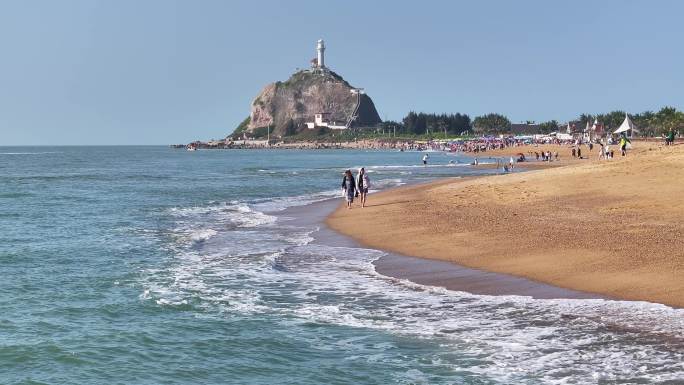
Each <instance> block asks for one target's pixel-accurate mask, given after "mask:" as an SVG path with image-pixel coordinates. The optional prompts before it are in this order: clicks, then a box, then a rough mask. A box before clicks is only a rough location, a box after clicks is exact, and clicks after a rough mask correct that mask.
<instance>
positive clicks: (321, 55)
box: [316, 39, 325, 68]
mask: <svg viewBox="0 0 684 385" xmlns="http://www.w3.org/2000/svg"><path fill="white" fill-rule="evenodd" d="M316 51H317V52H318V56H317V57H316V58H317V63H316V65H317V67H318V68H325V42H324V41H323V39H318V43H316Z"/></svg>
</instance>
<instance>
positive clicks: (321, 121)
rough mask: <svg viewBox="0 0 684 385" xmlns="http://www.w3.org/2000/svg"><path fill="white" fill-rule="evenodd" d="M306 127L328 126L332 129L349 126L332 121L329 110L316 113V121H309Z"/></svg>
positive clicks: (342, 128) (341, 128)
mask: <svg viewBox="0 0 684 385" xmlns="http://www.w3.org/2000/svg"><path fill="white" fill-rule="evenodd" d="M306 127H307V128H309V129H312V128H316V127H328V128H330V129H332V130H344V129H346V128H347V126H343V125H340V124H337V122H331V121H330V113H329V112H319V113H316V114H314V121H313V122H307V123H306Z"/></svg>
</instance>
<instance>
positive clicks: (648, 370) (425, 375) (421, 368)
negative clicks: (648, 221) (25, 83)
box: [0, 147, 684, 384]
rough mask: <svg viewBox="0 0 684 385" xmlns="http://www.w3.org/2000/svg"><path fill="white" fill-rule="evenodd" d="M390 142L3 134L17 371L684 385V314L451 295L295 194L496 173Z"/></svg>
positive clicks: (4, 360) (39, 379) (183, 380)
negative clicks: (38, 141) (174, 141)
mask: <svg viewBox="0 0 684 385" xmlns="http://www.w3.org/2000/svg"><path fill="white" fill-rule="evenodd" d="M420 156H421V155H420V154H419V153H410V152H405V153H399V152H376V151H330V150H329V151H238V150H236V151H196V152H186V151H180V150H172V149H168V148H164V147H36V148H30V147H23V148H9V147H4V148H0V209H1V210H0V274H2V280H1V281H0V310H1V311H0V383H2V384H5V383H9V384H12V383H49V384H74V383H82V384H112V383H138V384H159V383H167V384H173V383H179V384H188V383H193V384H194V383H235V384H265V383H278V384H320V383H331V384H347V383H359V384H375V383H398V384H585V383H589V384H591V383H606V384H623V383H624V384H627V383H629V384H632V383H644V384H651V383H662V384H679V383H684V365H683V364H682V362H683V361H684V337H683V336H684V312H683V311H682V310H675V309H671V308H669V307H666V306H662V305H657V304H649V303H642V302H622V301H606V300H537V299H531V298H527V297H516V296H503V297H492V296H480V295H471V294H467V293H463V292H450V291H447V290H444V289H439V288H430V287H425V286H420V285H416V284H412V283H410V282H406V281H401V280H397V279H393V278H390V277H385V276H382V275H380V274H378V273H377V272H376V271H375V269H374V267H373V264H372V261H373V260H375V259H377V258H379V257H380V256H381V255H382V252H379V251H375V250H368V249H360V248H350V247H340V246H331V245H326V244H324V243H321V242H313V240H314V237H315V236H316V231H317V225H316V224H302V222H301V221H294V220H291V219H292V218H290V217H288V214H287V213H288V211H287V210H286V209H287V208H290V207H292V206H297V205H305V204H307V203H311V202H315V201H320V200H324V199H328V198H330V197H337V196H339V195H340V192H339V184H340V173H341V171H342V170H344V169H345V168H347V167H358V166H361V165H364V166H367V167H368V168H369V170H370V171H371V174H370V176H371V178H372V181H373V184H374V186H375V187H380V188H384V187H391V186H396V185H399V184H402V183H408V182H414V181H420V180H427V179H430V178H435V177H442V176H462V175H469V174H477V173H483V172H491V171H477V170H473V169H472V168H470V167H467V166H461V165H456V166H449V165H448V161H449V160H458V161H461V162H462V163H468V162H469V160H468V159H465V158H458V157H456V158H455V157H453V156H447V155H442V154H436V153H433V154H431V161H432V162H433V163H434V165H433V166H432V167H427V168H425V167H422V166H420V167H416V164H417V163H419V161H420Z"/></svg>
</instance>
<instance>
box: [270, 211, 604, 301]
mask: <svg viewBox="0 0 684 385" xmlns="http://www.w3.org/2000/svg"><path fill="white" fill-rule="evenodd" d="M340 202H341V200H340V199H334V200H327V201H323V202H317V203H313V204H310V205H306V206H299V207H291V208H288V209H287V210H284V211H282V212H278V213H277V215H278V216H279V217H281V218H286V223H289V224H293V225H297V226H312V227H318V228H319V230H318V231H317V232H315V233H314V234H313V237H314V238H315V241H314V243H321V244H325V245H329V246H337V247H352V248H357V247H358V248H360V247H363V246H362V245H360V244H359V243H358V242H357V241H355V240H354V239H352V238H350V237H348V236H345V235H343V234H340V233H338V232H337V231H334V230H332V229H330V228H329V227H328V226H327V225H326V224H325V220H326V218H327V217H328V216H329V215H330V214H331V213H332V212H334V211H335V209H336V208H337V207H338V206H339V204H340ZM374 264H375V267H376V271H377V272H378V273H380V274H382V275H384V276H388V277H391V278H396V279H405V280H409V281H411V282H414V283H417V284H421V285H428V286H437V287H444V288H446V289H449V290H455V291H464V292H468V293H472V294H481V295H521V296H529V297H533V298H601V297H600V296H597V295H595V294H590V293H583V292H579V291H575V290H568V289H563V288H559V287H555V286H551V285H547V284H544V283H540V282H535V281H532V280H529V279H526V278H521V277H514V276H511V275H506V274H499V273H492V272H487V271H483V270H478V269H472V268H467V267H464V266H459V265H457V264H454V263H451V262H444V261H437V260H430V259H424V258H416V257H411V256H406V255H401V254H397V253H392V252H387V253H386V255H384V256H383V257H381V258H380V259H378V260H377V261H375V262H374Z"/></svg>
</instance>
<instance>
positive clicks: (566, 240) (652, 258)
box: [327, 142, 684, 307]
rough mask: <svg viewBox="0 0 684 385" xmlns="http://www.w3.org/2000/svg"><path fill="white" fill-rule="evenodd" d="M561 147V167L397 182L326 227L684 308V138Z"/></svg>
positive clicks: (394, 247)
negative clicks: (616, 149)
mask: <svg viewBox="0 0 684 385" xmlns="http://www.w3.org/2000/svg"><path fill="white" fill-rule="evenodd" d="M556 148H557V149H558V151H559V153H560V154H561V162H556V163H555V165H560V166H559V167H547V168H544V169H537V170H533V171H528V172H524V173H514V174H507V175H497V176H487V177H478V178H470V179H447V180H440V181H436V182H432V183H429V184H424V185H418V186H410V187H403V188H397V189H394V190H389V191H386V192H381V193H378V194H373V195H371V196H370V197H369V206H368V207H366V208H364V209H361V208H360V207H358V206H356V207H354V209H352V210H347V209H346V208H342V207H341V208H339V209H337V210H336V211H335V212H334V213H333V214H332V215H331V216H330V217H329V218H328V220H327V224H328V225H329V226H330V227H331V228H332V229H334V230H337V231H339V232H341V233H343V234H346V235H349V236H351V237H352V238H354V239H355V240H357V241H359V242H360V243H362V244H363V245H366V246H369V247H373V248H379V249H385V250H388V251H392V252H395V253H400V254H405V255H411V256H416V257H421V258H429V259H436V260H442V261H449V262H455V263H457V264H460V265H463V266H467V267H471V268H476V269H483V270H486V271H491V272H497V273H505V274H511V275H515V276H519V277H525V278H528V279H531V280H534V281H538V282H543V283H547V284H551V285H555V286H558V287H562V288H567V289H572V290H579V291H584V292H591V293H597V294H600V295H603V296H608V297H611V298H620V299H627V300H643V301H650V302H658V303H663V304H666V305H670V306H676V307H684V248H682V246H683V245H684V244H683V241H682V239H684V238H683V235H684V223H683V222H682V218H683V217H684V203H683V202H682V201H681V199H679V198H680V197H681V196H682V194H684V183H682V182H681V180H682V177H684V169H683V168H682V165H684V146H670V147H663V146H661V145H660V144H659V143H653V142H641V143H636V144H635V150H634V151H632V152H631V153H630V154H628V156H627V157H624V158H622V157H620V156H619V154H618V153H616V157H615V158H614V159H613V160H610V161H598V160H597V159H596V158H597V157H598V152H597V149H596V148H595V149H594V151H593V152H589V151H588V149H587V148H586V146H584V147H583V152H584V153H585V156H589V158H590V159H585V160H576V159H575V160H573V159H572V158H571V157H570V156H569V153H568V151H569V150H568V149H567V148H565V147H563V148H560V147H558V146H556ZM511 151H514V152H522V153H525V154H527V152H528V151H535V148H534V147H528V148H523V147H519V148H516V149H510V150H508V152H511ZM487 155H488V156H497V155H499V154H496V152H491V153H488V154H487ZM500 155H503V153H502V154H500ZM568 158H570V159H568ZM551 164H554V162H552V163H551ZM361 210H363V211H361Z"/></svg>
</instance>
